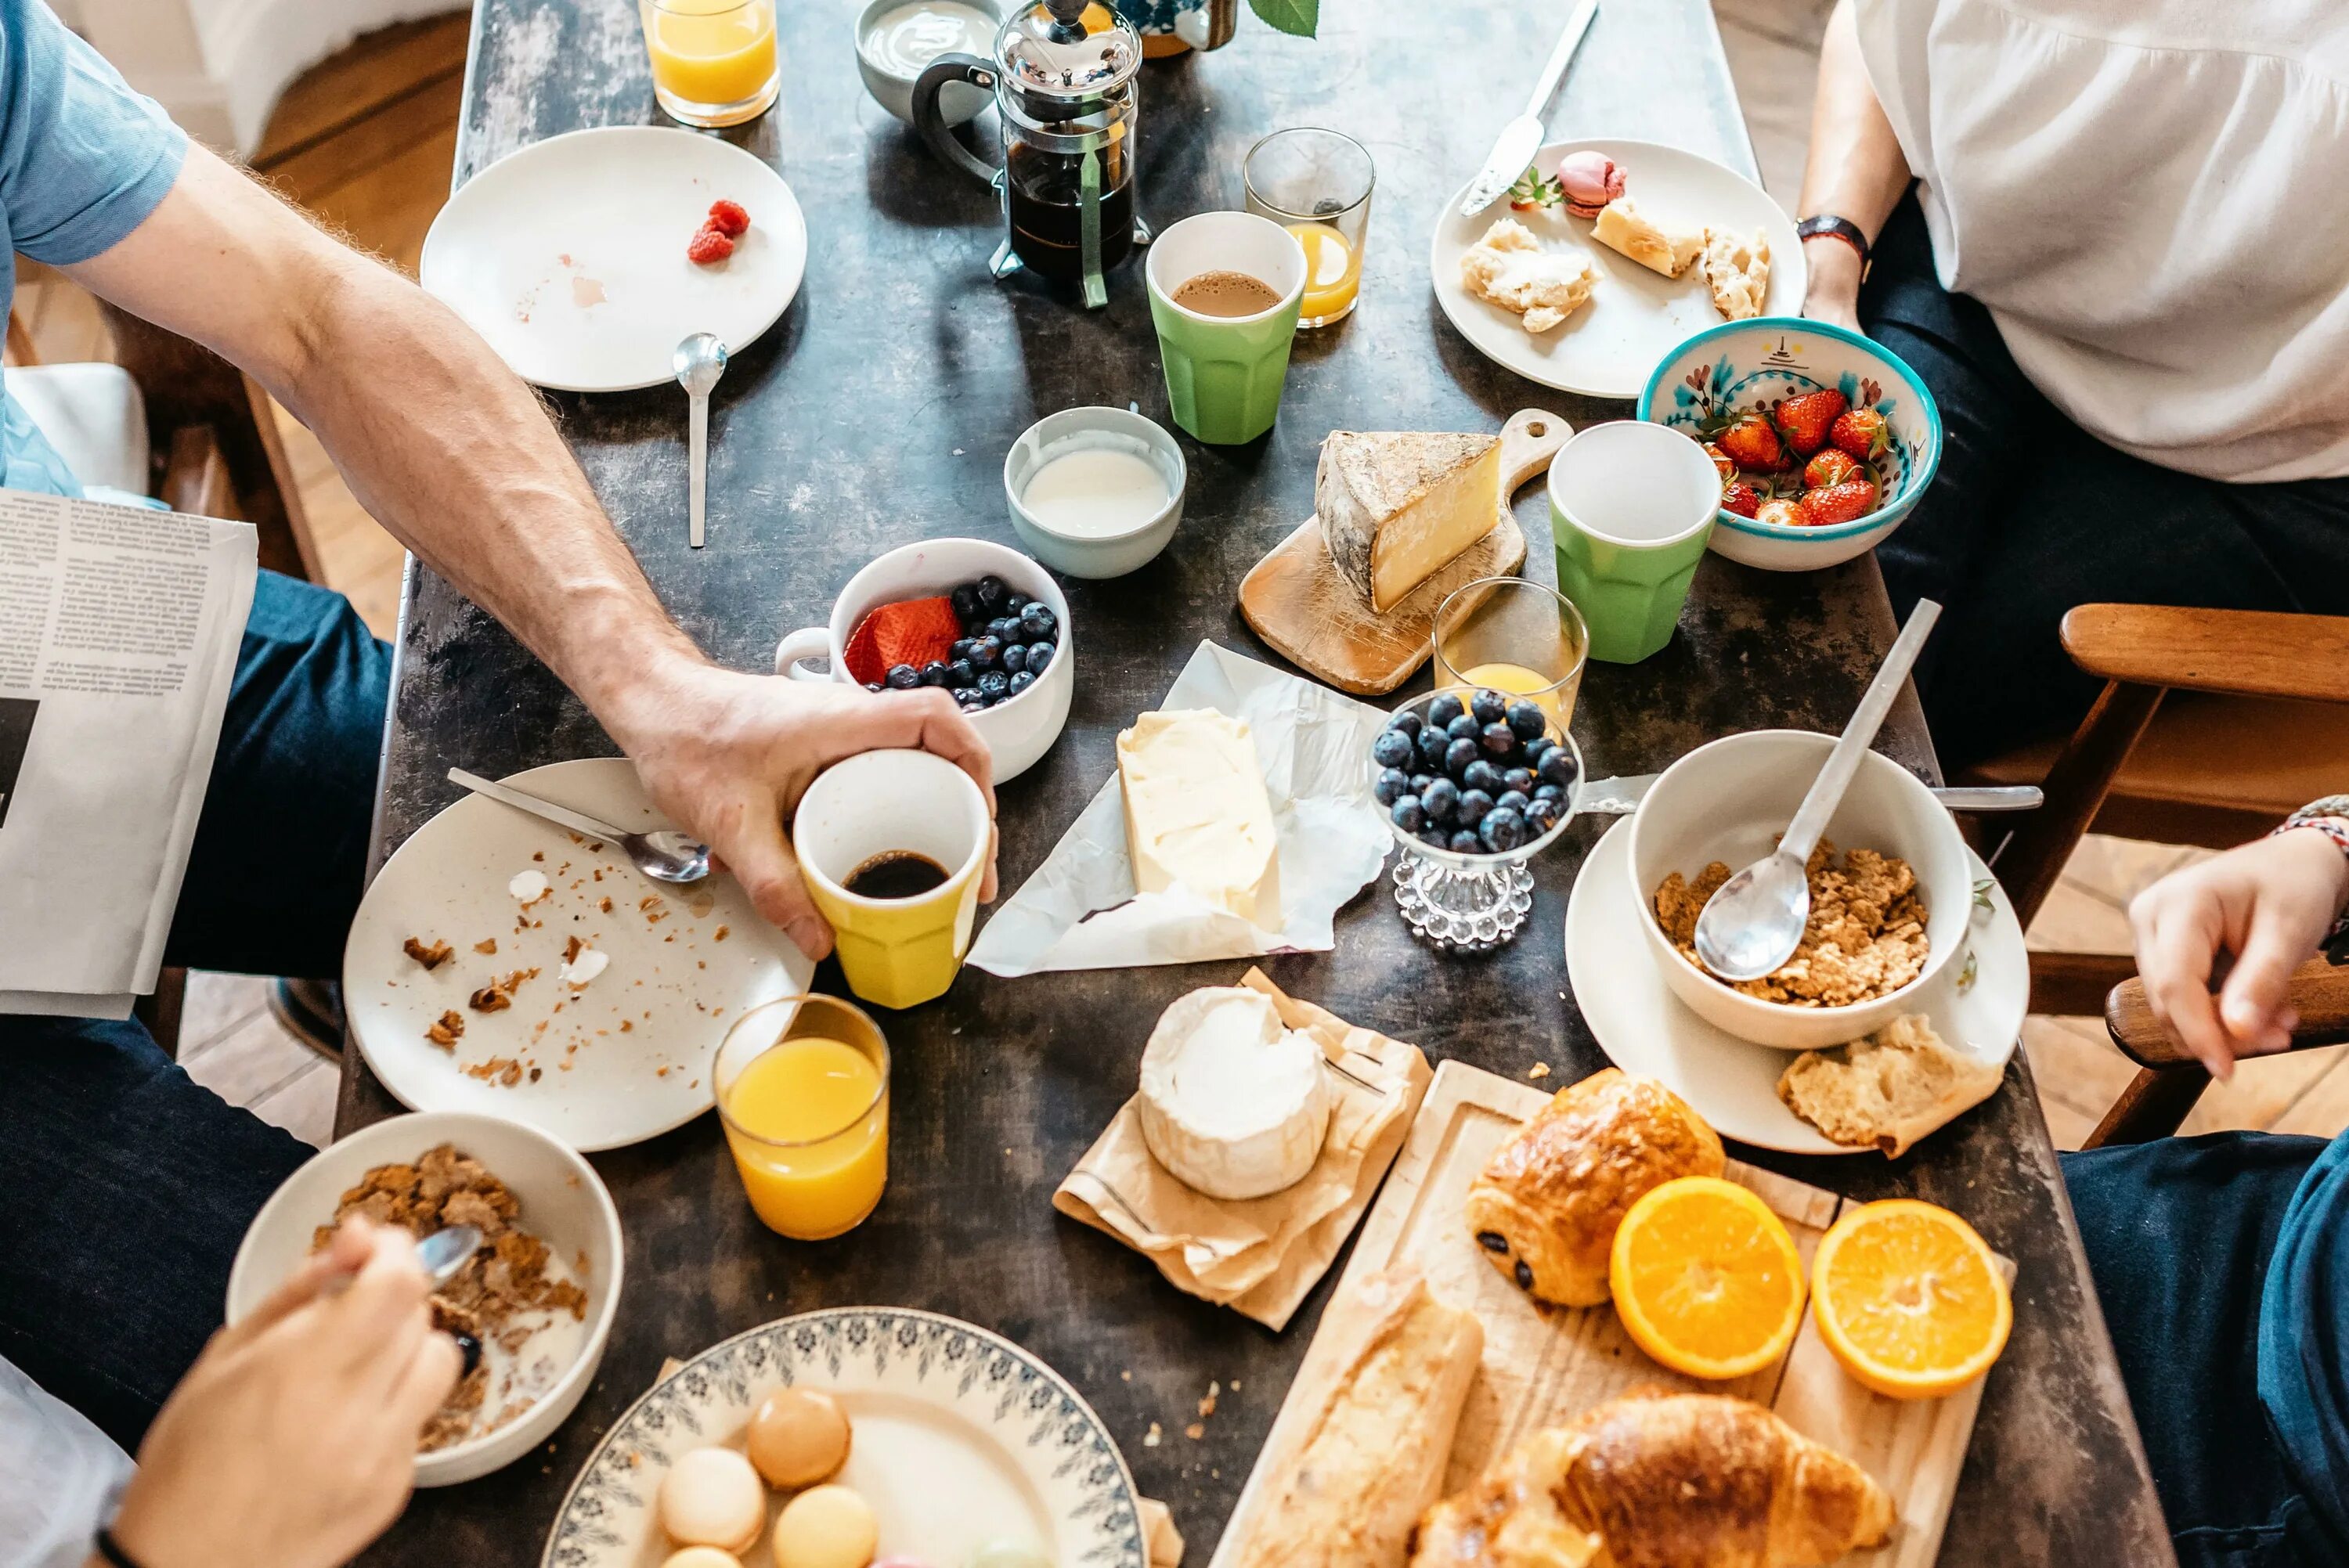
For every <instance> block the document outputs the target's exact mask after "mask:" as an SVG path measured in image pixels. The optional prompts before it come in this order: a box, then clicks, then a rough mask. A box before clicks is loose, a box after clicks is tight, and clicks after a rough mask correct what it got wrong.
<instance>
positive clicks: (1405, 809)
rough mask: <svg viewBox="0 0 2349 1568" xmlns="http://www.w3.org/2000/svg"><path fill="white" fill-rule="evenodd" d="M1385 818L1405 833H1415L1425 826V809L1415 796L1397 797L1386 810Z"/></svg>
mask: <svg viewBox="0 0 2349 1568" xmlns="http://www.w3.org/2000/svg"><path fill="white" fill-rule="evenodd" d="M1387 817H1388V819H1389V820H1392V822H1393V823H1394V825H1395V826H1396V827H1398V828H1401V829H1402V830H1403V831H1404V832H1406V833H1416V832H1418V831H1419V830H1421V829H1422V828H1424V827H1426V826H1427V808H1426V806H1424V805H1423V804H1422V803H1421V801H1420V799H1419V797H1418V796H1416V795H1398V796H1396V797H1395V803H1394V804H1393V805H1392V806H1391V807H1389V808H1388V809H1387Z"/></svg>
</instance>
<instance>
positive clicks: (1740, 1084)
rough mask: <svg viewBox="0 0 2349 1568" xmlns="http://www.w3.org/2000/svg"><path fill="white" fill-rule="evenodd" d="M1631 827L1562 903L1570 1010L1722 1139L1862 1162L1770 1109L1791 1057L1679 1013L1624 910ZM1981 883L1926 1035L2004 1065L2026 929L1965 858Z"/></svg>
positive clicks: (2019, 1007)
mask: <svg viewBox="0 0 2349 1568" xmlns="http://www.w3.org/2000/svg"><path fill="white" fill-rule="evenodd" d="M1630 852H1631V819H1630V818H1629V817H1626V818H1624V819H1623V820H1621V821H1619V822H1618V823H1616V824H1615V825H1614V826H1613V827H1612V828H1609V829H1608V830H1607V834H1606V836H1605V837H1604V838H1602V839H1600V840H1599V842H1598V844H1597V845H1596V846H1595V847H1594V848H1593V849H1592V850H1591V851H1590V854H1589V856H1588V859H1586V860H1585V861H1583V862H1582V870H1581V871H1580V872H1578V873H1577V874H1576V876H1575V879H1574V891H1573V892H1572V893H1571V894H1570V895H1568V899H1567V903H1566V972H1567V975H1568V977H1569V978H1570V979H1571V980H1572V981H1573V982H1574V1000H1575V1004H1576V1006H1579V1007H1580V1008H1581V1009H1582V1016H1583V1020H1584V1021H1585V1022H1586V1023H1588V1025H1589V1026H1590V1032H1591V1034H1592V1035H1593V1036H1595V1037H1597V1038H1598V1041H1599V1049H1601V1050H1603V1051H1605V1052H1606V1053H1607V1055H1608V1057H1609V1059H1611V1060H1612V1061H1613V1062H1614V1063H1615V1065H1616V1066H1617V1067H1619V1068H1622V1069H1623V1070H1624V1071H1625V1072H1630V1073H1645V1074H1646V1075H1648V1076H1649V1077H1650V1078H1659V1079H1661V1080H1662V1081H1663V1083H1664V1084H1665V1085H1666V1086H1667V1087H1669V1088H1671V1091H1672V1092H1673V1093H1674V1094H1677V1095H1679V1096H1680V1097H1681V1098H1682V1099H1684V1100H1686V1101H1688V1102H1689V1104H1690V1105H1691V1106H1692V1107H1693V1108H1694V1109H1695V1110H1696V1113H1697V1114H1698V1115H1699V1116H1702V1117H1703V1118H1704V1119H1705V1120H1707V1121H1709V1122H1711V1123H1712V1124H1713V1130H1715V1131H1716V1132H1719V1133H1720V1134H1721V1135H1722V1136H1723V1138H1733V1139H1735V1140H1737V1141H1739V1142H1740V1143H1750V1144H1753V1145H1754V1147H1756V1148H1759V1149H1780V1150H1785V1151H1786V1152H1787V1153H1790V1154H1864V1153H1866V1152H1868V1150H1861V1149H1854V1148H1851V1147H1849V1146H1848V1145H1846V1144H1841V1143H1830V1142H1828V1141H1827V1140H1826V1138H1824V1137H1822V1136H1821V1135H1820V1133H1819V1130H1818V1129H1816V1128H1815V1127H1813V1126H1812V1125H1811V1124H1810V1123H1809V1122H1807V1121H1805V1120H1803V1119H1801V1118H1799V1117H1797V1116H1796V1115H1795V1113H1794V1112H1793V1111H1791V1110H1788V1109H1786V1107H1785V1103H1784V1102H1783V1101H1781V1100H1780V1099H1778V1076H1779V1075H1780V1074H1781V1073H1783V1072H1785V1070H1786V1068H1787V1067H1788V1065H1789V1064H1791V1063H1792V1062H1793V1061H1794V1059H1795V1054H1794V1053H1792V1052H1788V1051H1781V1050H1773V1049H1771V1048H1770V1047H1767V1046H1757V1045H1754V1044H1753V1043H1752V1042H1750V1041H1747V1040H1741V1039H1739V1038H1738V1037H1736V1036H1734V1035H1733V1034H1730V1033H1728V1032H1727V1031H1726V1030H1723V1029H1719V1028H1715V1027H1714V1026H1713V1025H1711V1024H1708V1023H1706V1022H1705V1021H1704V1020H1703V1019H1702V1018H1700V1017H1698V1016H1696V1015H1695V1014H1694V1013H1692V1012H1691V1011H1690V1010H1689V1009H1688V1008H1687V1007H1686V1006H1683V1005H1682V1002H1681V1000H1680V998H1679V997H1677V996H1674V995H1672V994H1671V988H1670V987H1669V986H1667V985H1665V984H1664V979H1663V976H1662V975H1658V974H1657V973H1656V965H1655V960H1654V959H1653V958H1651V956H1650V955H1649V953H1648V949H1647V944H1646V943H1645V942H1644V941H1643V940H1642V939H1641V937H1640V912H1639V911H1638V909H1636V908H1635V907H1632V906H1631V905H1630V876H1629V875H1628V873H1627V872H1626V869H1625V866H1624V861H1625V860H1626V859H1627V858H1628V857H1629V856H1630ZM1967 859H1968V861H1971V864H1972V866H1973V872H1974V881H1975V882H1976V883H1977V884H1979V883H1981V882H1990V888H1989V894H1990V903H1991V907H1990V908H1989V909H1988V910H1987V911H1981V910H1977V911H1976V912H1975V914H1974V919H1973V924H1972V926H1971V930H1970V933H1969V939H1970V941H1971V945H1972V952H1973V957H1974V964H1973V965H1972V968H1973V971H1974V974H1973V979H1972V982H1971V984H1970V985H1969V984H1962V982H1963V981H1964V979H1965V973H1966V970H1967V967H1968V965H1967V964H1966V962H1965V960H1964V959H1963V958H1962V957H1961V958H1960V960H1959V961H1958V962H1957V963H1954V964H1952V965H1950V966H1949V967H1948V968H1947V969H1945V970H1944V971H1942V978H1940V979H1939V980H1937V981H1935V982H1934V983H1933V985H1931V986H1930V988H1929V989H1928V990H1927V991H1926V992H1925V993H1924V994H1923V995H1922V996H1921V997H1920V1002H1921V1004H1922V1006H1923V1010H1924V1012H1925V1014H1926V1016H1929V1017H1930V1018H1931V1019H1932V1021H1933V1032H1934V1033H1935V1034H1938V1035H1939V1036H1940V1037H1941V1038H1942V1039H1943V1040H1944V1041H1946V1042H1948V1043H1949V1044H1950V1045H1951V1046H1952V1047H1959V1048H1962V1049H1963V1050H1965V1051H1967V1052H1968V1053H1970V1054H1971V1055H1972V1056H1974V1057H1977V1058H1979V1059H1981V1060H1982V1061H1985V1062H1994V1063H1997V1064H1998V1065H2000V1066H2004V1065H2005V1063H2006V1058H2007V1057H2011V1056H2013V1054H2014V1047H2015V1042H2016V1041H2017V1040H2018V1039H2019V1038H2020V1037H2021V1036H2022V1033H2023V1014H2024V1013H2025V1012H2026V1011H2027V1010H2028V1009H2029V1007H2030V1005H2031V962H2030V959H2029V957H2028V955H2027V954H2025V952H2024V950H2023V927H2022V926H2021V925H2020V924H2018V923H2016V921H2015V918H2014V910H2013V906H2012V905H2010V904H2009V903H2007V902H2006V892H2005V890H2004V889H2003V888H2001V887H2000V886H1999V885H1998V883H1997V882H1996V881H1995V880H1994V879H1992V877H1991V874H1990V868H1989V867H1987V866H1985V865H1983V864H1982V861H1981V860H1980V859H1979V858H1978V857H1976V856H1974V855H1973V854H1972V852H1971V851H1968V854H1967Z"/></svg>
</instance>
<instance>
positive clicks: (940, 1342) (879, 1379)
mask: <svg viewBox="0 0 2349 1568" xmlns="http://www.w3.org/2000/svg"><path fill="white" fill-rule="evenodd" d="M789 1385H798V1386H802V1387H810V1388H820V1389H823V1391H825V1392H826V1393H829V1394H831V1395H833V1397H835V1398H838V1399H839V1400H840V1402H841V1404H842V1406H843V1408H845V1409H846V1410H847V1412H848V1419H849V1423H850V1426H851V1429H852V1436H851V1441H850V1446H849V1453H848V1463H847V1465H846V1466H845V1467H844V1468H843V1470H841V1472H840V1474H839V1475H837V1476H835V1477H834V1478H833V1480H837V1481H839V1482H841V1483H842V1484H843V1485H845V1486H847V1487H850V1488H851V1489H853V1490H854V1491H856V1493H857V1494H858V1495H859V1496H861V1497H863V1498H864V1501H867V1502H869V1503H871V1504H872V1505H873V1511H874V1513H875V1514H877V1515H878V1516H879V1519H880V1524H881V1540H880V1545H879V1548H878V1550H877V1551H876V1552H875V1553H874V1557H875V1558H876V1560H877V1559H881V1558H888V1557H894V1556H909V1557H913V1558H916V1559H918V1560H919V1561H921V1562H923V1563H934V1564H936V1565H937V1568H959V1565H960V1564H961V1563H963V1562H965V1561H966V1560H967V1559H968V1557H969V1555H970V1553H972V1552H973V1551H974V1550H975V1549H976V1548H978V1546H980V1545H982V1544H984V1543H986V1542H989V1541H994V1540H998V1539H1010V1540H1014V1541H1021V1542H1027V1543H1029V1544H1030V1545H1032V1546H1034V1547H1035V1548H1036V1549H1037V1550H1038V1551H1039V1552H1040V1553H1041V1554H1042V1557H1043V1560H1044V1561H1045V1562H1047V1563H1058V1564H1060V1565H1061V1568H1144V1551H1143V1534H1142V1521H1141V1513H1140V1510H1139V1508H1138V1507H1137V1505H1136V1502H1135V1494H1134V1490H1133V1476H1132V1475H1130V1474H1129V1473H1128V1472H1127V1470H1126V1468H1125V1460H1124V1459H1123V1457H1122V1456H1121V1455H1120V1454H1119V1453H1118V1450H1117V1445H1116V1444H1115V1443H1114V1442H1112V1441H1111V1440H1110V1436H1109V1432H1108V1430H1107V1429H1105V1428H1104V1427H1103V1426H1102V1421H1101V1418H1100V1417H1099V1416H1097V1415H1095V1414H1094V1413H1093V1410H1092V1407H1091V1406H1089V1405H1087V1404H1086V1403H1085V1401H1084V1399H1083V1398H1082V1397H1081V1396H1080V1395H1079V1394H1078V1393H1077V1391H1076V1390H1075V1389H1074V1388H1071V1387H1070V1386H1069V1385H1068V1383H1067V1381H1066V1380H1065V1379H1063V1378H1062V1377H1061V1376H1060V1374H1058V1373H1056V1372H1054V1371H1053V1370H1052V1369H1051V1368H1050V1367H1047V1366H1045V1365H1044V1364H1043V1363H1042V1362H1041V1361H1039V1360H1038V1359H1036V1357H1033V1356H1031V1355H1030V1354H1029V1353H1028V1352H1027V1351H1025V1350H1022V1349H1021V1348H1019V1346H1017V1345H1014V1344H1012V1343H1011V1342H1010V1341H1009V1340H1008V1339H1005V1338H1003V1337H1002V1336H999V1335H996V1334H990V1333H988V1331H987V1330H986V1329H984V1328H980V1327H978V1326H975V1325H972V1324H968V1323H963V1322H960V1321H958V1320H957V1319H955V1318H951V1317H943V1316H940V1315H938V1314H936V1313H933V1312H917V1311H914V1310H911V1309H909V1308H902V1307H864V1306H854V1307H842V1308H837V1309H834V1310H833V1311H829V1312H810V1313H802V1314H801V1315H799V1316H796V1317H786V1318H782V1319H781V1320H780V1321H778V1322H774V1323H771V1324H768V1325H767V1326H764V1327H763V1328H754V1329H751V1330H750V1332H748V1333H746V1334H738V1335H736V1336H734V1337H733V1338H731V1339H729V1340H727V1341H725V1342H724V1343H722V1344H719V1345H715V1346H711V1347H710V1348H709V1349H708V1350H705V1351H703V1352H702V1353H701V1354H700V1355H698V1356H697V1357H694V1358H693V1359H692V1360H690V1361H688V1362H687V1363H686V1364H685V1365H684V1366H683V1367H679V1368H678V1370H677V1371H675V1372H673V1373H671V1374H669V1376H667V1377H664V1378H662V1379H661V1380H660V1381H659V1382H658V1383H657V1384H655V1385H654V1386H653V1388H652V1390H651V1392H649V1393H647V1394H646V1395H645V1397H644V1398H641V1399H638V1400H637V1401H636V1403H635V1404H634V1405H632V1406H630V1407H629V1408H628V1412H627V1414H626V1415H625V1416H622V1417H621V1418H619V1420H618V1421H617V1422H616V1423H615V1424H614V1425H613V1428H612V1429H611V1431H610V1432H609V1433H607V1434H605V1438H604V1440H603V1441H602V1442H601V1443H599V1444H598V1445H596V1448H595V1452H594V1453H593V1454H591V1455H590V1456H588V1460H587V1462H586V1463H585V1465H583V1466H582V1467H581V1468H580V1470H579V1476H578V1479H577V1480H574V1481H573V1482H572V1483H571V1491H570V1492H569V1494H568V1495H567V1496H565V1497H564V1500H563V1507H562V1509H561V1510H560V1511H558V1512H557V1513H556V1514H555V1516H554V1529H553V1530H552V1531H551V1532H548V1535H547V1539H546V1553H545V1555H544V1556H543V1558H542V1559H541V1563H542V1564H543V1568H657V1565H658V1564H659V1563H661V1562H662V1561H663V1559H664V1558H665V1557H666V1556H667V1552H668V1543H667V1541H666V1540H665V1539H664V1538H663V1536H662V1534H661V1531H660V1527H659V1524H658V1522H657V1520H656V1518H655V1511H654V1499H655V1496H656V1494H657V1492H658V1491H659V1488H660V1482H661V1477H662V1476H664V1475H665V1474H667V1470H668V1466H669V1465H670V1463H671V1462H672V1461H673V1460H675V1459H676V1458H677V1456H678V1455H679V1454H681V1453H683V1452H685V1451H686V1450H688V1449H696V1448H703V1447H708V1446H709V1445H712V1444H725V1445H727V1446H730V1447H733V1448H738V1449H739V1448H740V1447H741V1446H742V1439H743V1432H744V1429H746V1428H747V1427H748V1426H749V1425H750V1416H751V1413H752V1412H753V1411H754V1410H756V1409H757V1408H758V1406H759V1401H760V1400H761V1399H763V1398H766V1397H767V1395H769V1394H770V1393H771V1392H773V1391H774V1390H775V1389H777V1388H780V1387H785V1386H789ZM778 1501H780V1500H779V1499H776V1498H773V1497H771V1498H770V1499H769V1502H768V1507H769V1511H770V1515H771V1514H772V1512H773V1511H774V1510H775V1507H776V1505H777V1503H778ZM741 1561H742V1564H743V1568H770V1564H771V1562H772V1559H771V1557H770V1555H769V1553H768V1539H767V1536H766V1534H764V1533H763V1532H762V1534H761V1538H760V1542H759V1544H758V1545H756V1546H754V1547H752V1548H751V1549H750V1551H749V1552H747V1553H743V1554H742V1558H741Z"/></svg>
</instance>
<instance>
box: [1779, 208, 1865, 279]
mask: <svg viewBox="0 0 2349 1568" xmlns="http://www.w3.org/2000/svg"><path fill="white" fill-rule="evenodd" d="M1821 234H1829V235H1833V236H1834V237H1835V238H1837V239H1838V240H1841V241H1842V242H1844V243H1845V244H1847V245H1849V246H1850V247H1851V248H1852V249H1853V250H1855V251H1857V252H1858V253H1859V275H1860V276H1861V277H1863V278H1865V277H1867V276H1868V262H1869V259H1870V253H1869V249H1868V236H1867V235H1866V234H1863V233H1861V232H1859V225H1858V224H1857V223H1855V222H1852V221H1851V220H1850V219H1848V218H1838V217H1837V216H1836V215H1835V214H1834V213H1832V212H1821V213H1819V214H1818V215H1817V216H1816V217H1811V218H1806V219H1804V220H1803V221H1802V222H1799V223H1797V224H1795V235H1796V236H1797V237H1798V238H1801V239H1805V240H1809V239H1814V238H1816V237H1817V236H1818V235H1821Z"/></svg>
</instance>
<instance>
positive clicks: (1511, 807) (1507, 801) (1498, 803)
mask: <svg viewBox="0 0 2349 1568" xmlns="http://www.w3.org/2000/svg"><path fill="white" fill-rule="evenodd" d="M1531 804H1533V802H1532V801H1530V800H1528V799H1526V796H1525V794H1524V792H1523V791H1522V790H1517V789H1504V790H1502V791H1501V792H1500V793H1499V794H1497V795H1495V796H1494V797H1493V810H1495V811H1515V812H1516V814H1517V815H1518V816H1520V817H1522V816H1524V815H1525V814H1526V807H1527V806H1529V805H1531Z"/></svg>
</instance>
